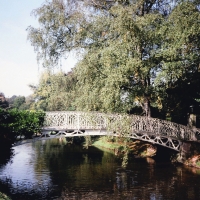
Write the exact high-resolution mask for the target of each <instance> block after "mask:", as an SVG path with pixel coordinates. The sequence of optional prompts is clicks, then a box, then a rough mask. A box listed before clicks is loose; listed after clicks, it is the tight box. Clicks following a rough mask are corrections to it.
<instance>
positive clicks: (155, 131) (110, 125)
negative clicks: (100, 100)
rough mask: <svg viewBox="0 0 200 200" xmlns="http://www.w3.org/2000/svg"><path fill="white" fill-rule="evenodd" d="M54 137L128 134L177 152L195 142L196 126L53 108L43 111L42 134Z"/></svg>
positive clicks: (125, 135) (135, 116)
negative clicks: (52, 134)
mask: <svg viewBox="0 0 200 200" xmlns="http://www.w3.org/2000/svg"><path fill="white" fill-rule="evenodd" d="M51 131H57V134H56V135H55V136H54V137H57V136H59V135H62V136H64V137H74V136H86V135H91V136H92V135H99V136H102V135H107V136H118V137H119V136H120V137H129V138H133V139H138V140H143V141H147V142H150V143H153V144H159V145H162V146H164V147H167V148H171V149H174V150H175V151H179V150H180V147H181V144H182V142H183V141H197V140H198V137H199V135H200V131H199V130H198V129H190V128H189V127H187V126H184V125H181V124H177V123H173V122H170V121H166V120H161V119H156V118H150V117H144V116H138V115H125V114H106V113H99V112H78V111H54V112H46V116H45V122H44V126H43V128H42V135H43V136H46V135H48V136H50V134H49V133H50V132H51Z"/></svg>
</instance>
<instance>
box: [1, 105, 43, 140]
mask: <svg viewBox="0 0 200 200" xmlns="http://www.w3.org/2000/svg"><path fill="white" fill-rule="evenodd" d="M44 116H45V113H44V112H41V111H28V110H17V109H13V110H8V111H5V110H3V109H0V141H3V140H8V141H11V142H13V141H14V140H15V139H16V138H17V137H18V136H22V135H23V136H25V138H31V137H32V135H33V134H34V133H37V132H39V131H40V129H41V127H42V125H43V122H44Z"/></svg>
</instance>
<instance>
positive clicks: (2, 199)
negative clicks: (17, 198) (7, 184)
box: [0, 192, 11, 200]
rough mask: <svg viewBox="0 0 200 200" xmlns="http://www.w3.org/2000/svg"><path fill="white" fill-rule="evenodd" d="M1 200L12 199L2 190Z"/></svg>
mask: <svg viewBox="0 0 200 200" xmlns="http://www.w3.org/2000/svg"><path fill="white" fill-rule="evenodd" d="M0 200H11V199H10V198H9V197H8V196H7V195H6V194H4V193H1V192H0Z"/></svg>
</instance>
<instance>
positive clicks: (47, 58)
mask: <svg viewBox="0 0 200 200" xmlns="http://www.w3.org/2000/svg"><path fill="white" fill-rule="evenodd" d="M199 6H200V5H199V1H197V0H191V1H188V0H181V1H179V0H176V1H174V2H173V3H171V0H136V1H129V0H126V1H99V0H87V1H81V0H80V1H73V0H65V1H59V0H58V1H46V2H45V3H44V4H43V5H42V6H41V7H40V8H38V9H36V10H34V14H35V16H36V17H38V21H39V23H40V27H39V28H33V27H29V28H28V38H29V40H30V42H31V44H32V45H33V46H34V48H35V51H36V52H37V55H38V59H40V60H41V61H42V62H43V64H44V66H45V67H49V68H53V67H54V66H55V65H56V64H58V61H59V59H60V58H61V57H62V56H64V55H65V53H66V52H69V51H70V50H75V51H77V53H79V54H78V55H79V58H80V60H79V62H78V64H77V65H76V67H75V69H74V70H73V73H72V75H73V76H71V75H67V76H66V77H64V76H63V75H61V76H59V75H58V74H56V75H55V74H49V75H48V76H47V79H44V78H43V80H41V82H40V84H39V86H38V88H37V89H36V93H37V94H36V99H37V100H38V102H36V103H35V107H34V108H36V109H41V108H42V109H43V110H74V109H76V110H84V111H102V112H122V113H127V112H129V113H132V112H134V111H135V110H137V113H138V111H139V110H142V113H139V114H143V115H146V116H154V117H158V116H159V117H160V116H162V118H164V117H163V116H164V115H165V114H166V113H167V114H168V115H170V117H171V119H175V117H173V116H175V115H176V116H177V115H178V116H183V115H184V116H186V114H187V112H188V109H189V107H190V104H191V103H192V102H194V101H195V102H198V99H199V91H198V89H196V90H193V91H194V92H193V93H190V92H187V93H185V95H183V96H182V95H181V98H180V97H178V95H173V96H171V94H169V93H168V91H170V90H173V88H174V87H175V88H176V89H177V90H181V91H182V89H183V87H182V86H183V85H184V88H185V87H186V88H190V87H187V85H189V84H190V83H191V78H188V77H193V78H197V77H198V74H199V72H200V69H199V63H200V60H199V59H200V57H199V54H200V52H199V46H200V28H199V27H200V26H199V25H200V24H199V23H200V12H199ZM58 77H59V78H58ZM71 77H73V78H71ZM194 82H195V83H199V81H198V80H197V81H194ZM68 86H70V87H68ZM187 96H189V98H187V99H189V100H187V103H185V102H186V101H185V100H184V99H185V97H187ZM196 99H197V100H196ZM173 103H174V104H176V105H174V106H172V104H173ZM182 105H185V106H184V108H183V107H182ZM138 108H140V109H138ZM178 108H179V109H178ZM182 108H183V109H182ZM174 110H176V113H175V112H174ZM180 122H181V123H183V119H180V120H179V123H180ZM184 123H185V122H184Z"/></svg>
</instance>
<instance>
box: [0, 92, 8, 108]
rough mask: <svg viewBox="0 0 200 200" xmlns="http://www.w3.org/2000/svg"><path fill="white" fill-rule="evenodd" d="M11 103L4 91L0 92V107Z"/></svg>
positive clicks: (5, 106)
mask: <svg viewBox="0 0 200 200" xmlns="http://www.w3.org/2000/svg"><path fill="white" fill-rule="evenodd" d="M8 107H9V103H8V101H7V99H6V98H5V95H4V93H2V92H0V108H8Z"/></svg>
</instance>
